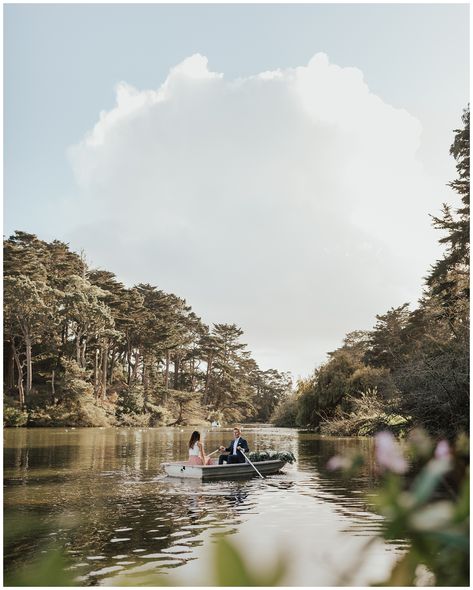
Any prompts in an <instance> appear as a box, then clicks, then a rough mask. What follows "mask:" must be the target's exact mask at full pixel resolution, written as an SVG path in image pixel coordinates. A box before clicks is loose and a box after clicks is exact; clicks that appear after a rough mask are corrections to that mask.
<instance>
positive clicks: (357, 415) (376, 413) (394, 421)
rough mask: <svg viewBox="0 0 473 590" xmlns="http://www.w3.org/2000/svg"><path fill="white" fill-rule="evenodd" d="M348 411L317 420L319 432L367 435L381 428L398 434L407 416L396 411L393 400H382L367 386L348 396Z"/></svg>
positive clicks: (341, 434)
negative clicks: (357, 394)
mask: <svg viewBox="0 0 473 590" xmlns="http://www.w3.org/2000/svg"><path fill="white" fill-rule="evenodd" d="M349 401H350V402H351V410H350V411H349V412H343V411H342V410H341V409H339V411H338V412H336V414H335V415H334V416H333V417H332V418H330V419H329V420H326V421H324V422H322V423H321V425H320V432H321V433H322V434H328V435H332V436H371V435H373V434H376V433H377V432H380V431H382V430H390V431H391V432H394V433H395V434H402V433H403V432H405V430H406V428H407V427H408V426H409V424H410V420H409V418H408V417H405V416H401V415H400V414H396V412H395V409H394V408H395V406H396V402H394V401H391V403H390V404H387V403H386V401H385V400H384V399H383V398H382V397H381V396H380V395H379V393H378V391H377V389H368V390H366V391H365V392H363V393H361V394H360V395H359V396H358V397H350V398H349Z"/></svg>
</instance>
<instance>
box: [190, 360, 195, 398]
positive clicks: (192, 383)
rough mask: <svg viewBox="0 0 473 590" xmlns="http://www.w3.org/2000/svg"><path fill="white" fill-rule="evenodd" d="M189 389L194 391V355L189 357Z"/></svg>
mask: <svg viewBox="0 0 473 590" xmlns="http://www.w3.org/2000/svg"><path fill="white" fill-rule="evenodd" d="M190 365H191V369H190V370H191V391H195V358H194V355H192V357H191V363H190Z"/></svg>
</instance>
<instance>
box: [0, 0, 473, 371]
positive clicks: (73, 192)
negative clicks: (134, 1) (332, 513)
mask: <svg viewBox="0 0 473 590" xmlns="http://www.w3.org/2000/svg"><path fill="white" fill-rule="evenodd" d="M4 26H5V66H4V75H5V89H4V104H5V122H4V125H5V143H4V146H5V147H4V149H5V164H4V186H5V192H4V195H5V197H4V234H5V235H10V234H11V233H12V232H13V231H14V230H15V229H21V230H24V231H30V232H32V233H36V234H37V235H38V236H39V237H40V238H42V239H45V240H51V239H61V240H64V241H66V242H69V243H70V245H71V247H72V248H73V249H76V250H80V249H84V250H85V252H86V254H87V257H88V260H89V261H90V263H91V264H92V265H93V266H97V267H101V268H105V269H107V270H112V271H113V272H115V273H116V275H117V276H118V278H119V279H121V280H122V281H123V282H125V283H126V284H127V285H130V286H131V285H133V284H135V283H137V282H149V283H152V284H155V285H157V286H158V287H159V288H162V289H164V290H166V291H170V292H174V293H176V294H177V295H179V296H182V297H184V298H186V300H187V301H188V302H189V303H190V304H191V305H192V306H193V309H194V311H195V312H196V313H197V314H198V315H200V316H201V317H202V319H203V320H204V321H206V322H207V323H212V322H229V323H232V322H235V323H237V324H238V325H239V326H240V327H242V328H243V330H244V331H245V341H246V342H247V343H248V347H249V349H250V350H252V351H253V353H254V356H255V358H256V360H257V361H258V362H259V363H260V365H261V366H262V368H269V367H275V368H278V369H280V370H290V371H292V372H293V374H294V376H296V377H297V376H299V375H301V376H305V375H307V374H309V373H310V372H311V371H312V370H313V368H314V367H315V366H316V365H318V364H319V363H321V362H323V360H324V359H325V358H326V357H325V355H326V352H327V351H330V350H333V349H334V348H336V347H337V346H338V345H339V344H340V343H341V341H342V339H343V336H344V335H345V333H346V332H348V331H351V330H354V329H366V328H370V327H371V326H372V325H373V323H374V322H375V315H376V313H383V312H384V311H385V310H387V309H388V308H389V307H392V306H397V305H400V304H402V303H404V302H405V301H411V302H413V303H414V304H415V301H416V299H417V297H418V296H419V294H420V288H421V283H422V277H423V276H424V275H425V274H426V271H427V269H428V267H429V264H430V263H432V262H433V261H434V259H435V258H436V257H438V256H439V252H440V251H439V249H438V246H437V244H436V239H437V237H438V236H437V235H436V234H435V232H434V231H433V230H432V229H431V227H430V224H429V216H428V215H429V213H436V212H438V210H439V208H440V205H441V203H442V202H443V201H451V200H452V198H453V197H452V194H451V193H450V192H449V189H448V188H447V187H446V183H447V182H448V181H449V180H450V179H452V178H453V177H454V174H455V169H454V162H453V161H452V159H451V157H450V156H449V154H448V149H449V146H450V143H451V140H452V137H453V135H452V129H454V128H455V127H458V126H459V125H460V117H461V112H462V109H463V108H464V107H465V106H466V104H467V102H468V82H469V81H468V67H469V66H468V7H467V5H333V4H332V5H298V6H290V5H236V6H235V5H226V6H225V5H202V6H200V5H193V6H189V5H185V6H184V5H181V6H179V5H173V6H170V5H169V6H165V5H162V6H160V5H141V6H132V5H77V6H74V5H7V6H6V7H5V14H4Z"/></svg>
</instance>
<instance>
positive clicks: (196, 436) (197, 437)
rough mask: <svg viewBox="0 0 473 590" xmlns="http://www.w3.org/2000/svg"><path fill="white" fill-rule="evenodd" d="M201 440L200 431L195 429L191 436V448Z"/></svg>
mask: <svg viewBox="0 0 473 590" xmlns="http://www.w3.org/2000/svg"><path fill="white" fill-rule="evenodd" d="M198 440H200V432H198V431H197V430H194V432H193V433H192V434H191V437H190V439H189V449H192V447H193V446H194V445H195V443H196V442H197V441H198Z"/></svg>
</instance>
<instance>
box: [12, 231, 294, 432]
mask: <svg viewBox="0 0 473 590" xmlns="http://www.w3.org/2000/svg"><path fill="white" fill-rule="evenodd" d="M4 260H5V266H4V268H5V297H4V304H5V307H4V312H5V313H4V317H5V323H4V340H5V342H6V344H7V346H6V348H5V355H4V359H5V360H4V363H5V365H4V366H5V371H4V376H5V391H7V392H9V394H12V395H16V396H17V399H18V405H19V408H20V409H25V408H26V409H27V410H28V412H29V418H28V424H30V425H44V426H46V425H51V426H52V425H70V424H74V423H75V424H77V425H91V426H92V425H96V426H98V425H113V424H115V423H117V421H118V422H119V423H121V424H125V425H140V426H143V425H159V424H170V423H177V424H186V423H192V422H195V421H198V422H201V421H203V420H205V416H206V415H208V414H209V412H213V413H214V414H215V415H217V416H218V417H219V418H218V419H219V420H220V421H243V420H249V419H252V420H267V419H268V418H269V416H270V415H271V413H272V412H273V410H274V409H275V407H276V406H277V405H278V403H279V401H280V399H282V397H283V396H284V395H285V394H286V393H287V391H288V389H290V379H289V377H288V375H286V374H283V373H278V372H277V371H275V370H271V369H269V370H267V371H261V370H260V369H259V367H258V365H257V364H256V362H255V361H254V359H252V358H251V354H250V352H249V351H248V350H246V345H245V344H243V343H242V342H241V341H240V338H241V337H242V335H243V331H242V330H241V329H240V328H238V327H237V326H236V325H235V324H215V325H214V326H213V327H212V329H211V330H210V329H209V327H207V326H206V325H205V324H203V322H202V321H201V320H200V318H199V317H198V316H197V315H196V314H195V313H194V312H193V311H192V309H191V307H190V306H189V305H188V304H187V303H186V301H185V300H184V299H182V298H180V297H177V296H176V295H174V294H172V293H165V292H164V291H162V290H160V289H158V288H157V287H155V286H153V285H149V284H144V283H141V284H139V285H136V286H134V287H132V288H131V289H127V288H126V287H125V286H124V285H123V284H122V283H120V282H119V281H118V279H117V278H116V277H115V275H114V274H113V273H112V272H109V271H105V270H98V269H89V268H88V267H87V265H86V264H85V262H84V258H83V256H79V255H77V254H76V253H74V252H71V251H70V250H69V247H68V245H67V244H63V243H61V242H58V241H54V242H51V243H47V242H44V241H42V240H40V239H38V238H37V237H36V236H34V235H33V234H28V233H25V232H20V231H17V232H15V234H14V235H13V236H11V237H10V238H8V239H7V240H4ZM38 392H40V393H38ZM21 423H22V418H21V414H20V415H18V414H17V413H16V412H15V411H13V410H8V411H7V415H6V420H5V424H6V425H10V424H11V425H19V424H21ZM23 423H24V416H23Z"/></svg>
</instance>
